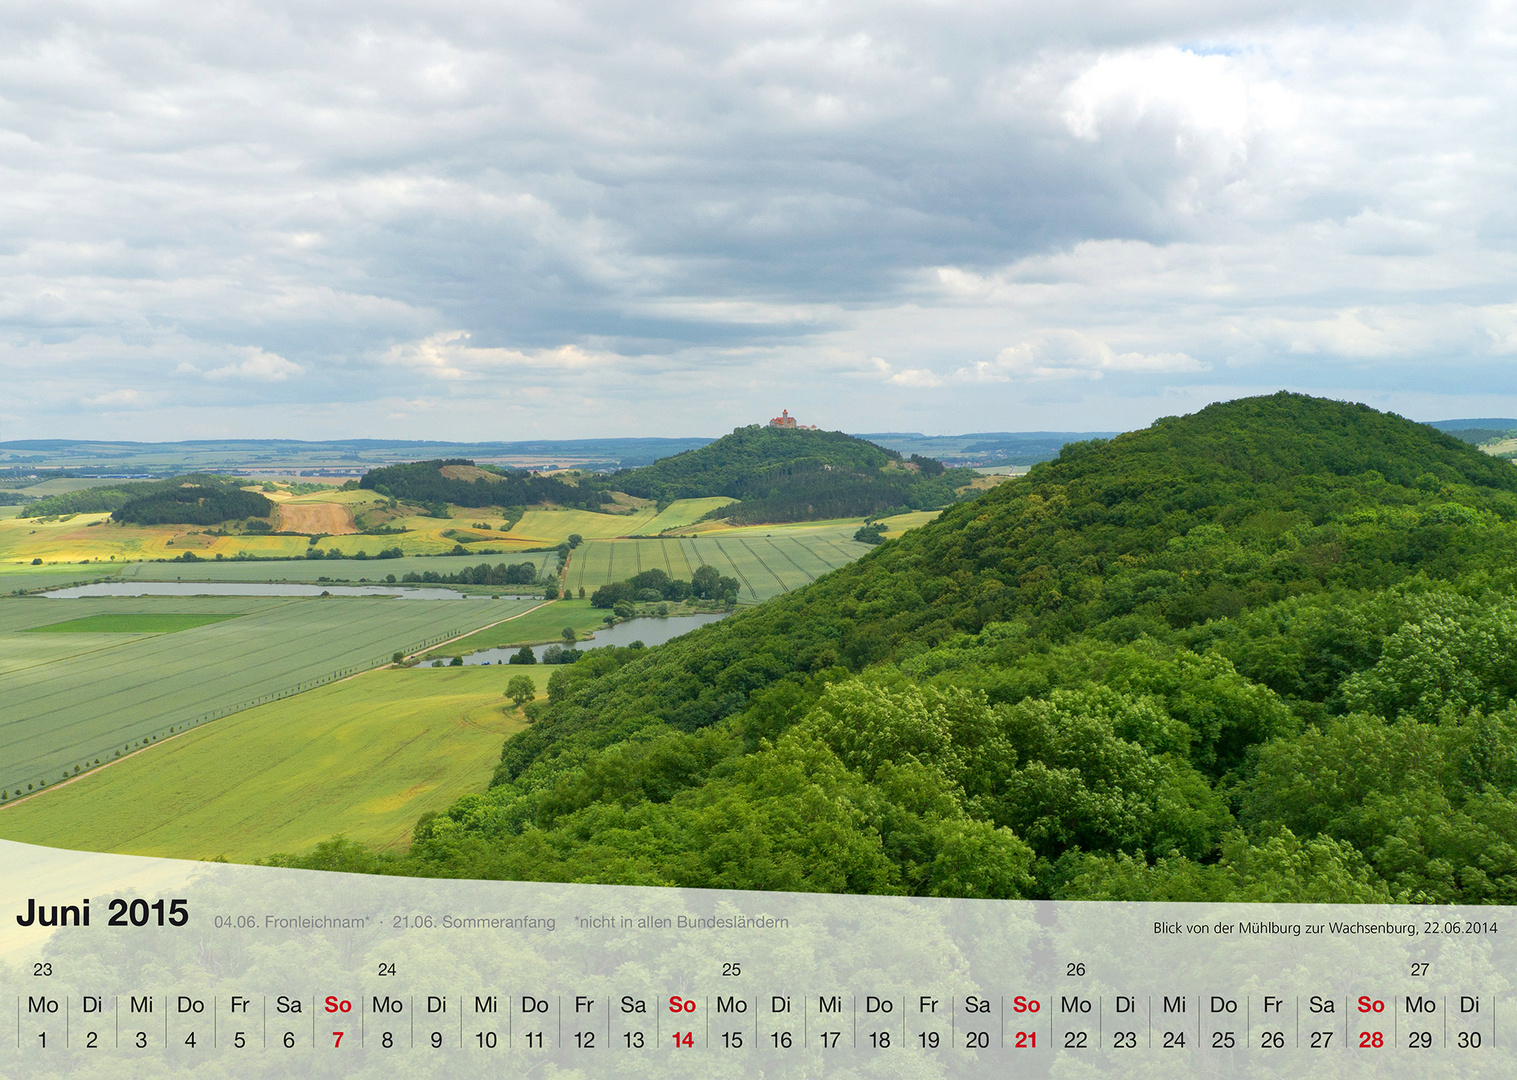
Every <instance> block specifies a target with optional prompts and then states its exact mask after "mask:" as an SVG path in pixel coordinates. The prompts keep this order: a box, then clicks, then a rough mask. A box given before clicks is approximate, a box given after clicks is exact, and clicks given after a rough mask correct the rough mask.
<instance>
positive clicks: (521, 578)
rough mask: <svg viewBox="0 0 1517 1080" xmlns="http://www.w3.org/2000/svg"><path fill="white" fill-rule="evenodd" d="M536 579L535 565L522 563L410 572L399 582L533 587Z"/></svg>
mask: <svg viewBox="0 0 1517 1080" xmlns="http://www.w3.org/2000/svg"><path fill="white" fill-rule="evenodd" d="M396 550H399V549H398V548H397V549H396ZM537 579H538V572H537V564H536V563H531V562H522V563H512V564H511V565H509V566H507V565H506V564H505V563H497V564H495V565H494V566H491V565H490V564H489V563H480V564H479V565H478V566H466V567H464V568H463V569H462V570H458V571H456V572H454V573H451V574H443V573H439V572H438V571H436V570H424V571H420V572H417V571H411V572H410V573H407V574H403V575H402V576H401V579H400V580H401V581H403V582H407V583H419V584H426V585H535V584H537Z"/></svg>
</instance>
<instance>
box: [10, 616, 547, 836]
mask: <svg viewBox="0 0 1517 1080" xmlns="http://www.w3.org/2000/svg"><path fill="white" fill-rule="evenodd" d="M551 603H553V601H551V600H544V601H543V602H542V603H541V604H535V605H533V606H532V607H529V608H528V609H527V610H526V611H521V612H517V613H516V614H515V615H511V616H509V617H507V618H504V619H497V620H495V621H494V622H493V623H490V625H489V626H481V627H479V628H478V629H476V630H470V631H468V632H467V633H463V634H459V635H458V636H457V637H452V638H449V639H448V640H447V641H440V642H438V643H436V644H435V645H429V646H427V648H426V649H423V650H421V652H416V653H412V654H411V656H420V655H421V653H422V652H426V651H428V650H429V649H436V648H441V647H442V646H443V645H448V644H451V643H452V642H455V641H458V640H459V639H460V638H466V637H468V636H469V635H470V634H475V633H478V632H479V631H480V630H488V629H490V627H491V626H499V625H500V624H501V623H508V622H510V621H511V620H512V619H520V618H521V617H522V616H524V615H530V614H531V613H532V612H534V611H536V610H537V609H538V608H541V607H547V606H548V605H549V604H551ZM407 659H410V657H409V656H408V657H407ZM393 667H395V665H394V664H380V665H378V666H377V667H371V668H365V669H364V670H362V671H358V672H355V673H353V674H352V675H348V676H345V677H344V678H341V679H334V680H333V681H332V682H330V683H324V684H322V685H324V686H334V685H336V684H338V683H346V682H352V681H353V680H354V679H358V678H362V677H363V676H364V675H368V674H370V673H371V672H375V671H384V670H385V669H387V668H393ZM311 689H312V690H316V689H320V687H312V688H311ZM310 692H311V691H310V690H307V691H305V693H310ZM293 696H296V697H298V696H300V695H298V694H297V695H293ZM255 707H256V706H255ZM247 711H248V710H246V709H242V710H239V711H238V712H234V713H228V714H227V716H228V717H231V716H238V715H241V713H244V712H247ZM221 719H225V718H224V717H223V718H221ZM213 723H214V721H213ZM200 730H202V729H201V727H200V726H199V725H196V726H194V727H187V728H185V729H184V730H182V731H178V732H176V733H174V734H173V735H168V736H165V737H164V738H161V739H158V740H157V741H155V742H151V743H149V744H148V745H146V746H143V747H139V748H138V749H136V750H132V751H131V752H129V753H124V754H122V755H121V756H120V757H119V758H113V759H111V760H110V761H107V762H104V763H102V764H100V765H98V766H96V767H95V768H93V769H91V770H90V771H88V772H84V773H80V774H79V775H78V776H71V777H69V778H68V779H67V780H59V781H58V782H57V783H54V784H49V785H48V786H47V787H45V788H43V789H41V790H40V791H34V792H32V793H30V794H28V795H23V796H22V797H21V798H19V799H11V800H9V801H8V802H6V803H4V804H0V812H3V811H5V810H7V809H9V808H10V807H12V806H20V805H21V804H22V803H27V802H31V801H32V800H33V799H38V798H41V797H42V796H43V795H48V794H51V793H52V792H54V791H58V790H60V789H62V788H66V787H68V786H69V785H71V784H76V783H78V782H79V781H80V780H87V779H89V778H90V777H92V776H97V775H99V774H100V773H102V772H104V771H105V770H106V769H109V768H111V767H112V766H114V765H119V764H121V763H122V762H123V761H127V760H130V759H131V758H135V757H137V756H138V755H139V754H145V753H147V752H148V751H149V750H156V749H158V748H159V747H160V746H168V745H169V744H171V743H173V742H174V741H175V740H176V739H180V738H183V737H184V736H185V735H188V734H190V733H191V732H194V731H200Z"/></svg>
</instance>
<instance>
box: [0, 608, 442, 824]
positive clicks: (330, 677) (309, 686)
mask: <svg viewBox="0 0 1517 1080" xmlns="http://www.w3.org/2000/svg"><path fill="white" fill-rule="evenodd" d="M463 633H464V631H463V630H459V629H454V630H449V631H448V632H447V633H445V634H439V635H436V636H434V637H430V638H427V639H426V640H425V641H421V642H417V643H416V644H414V645H409V646H407V647H406V648H404V649H402V650H400V651H401V652H402V653H403V654H405V655H407V656H410V655H412V654H414V653H419V652H423V651H425V650H426V649H429V648H431V647H432V646H434V645H438V644H440V643H442V642H444V641H449V640H452V639H453V638H456V637H459V636H460V635H462V634H463ZM393 662H394V656H393V655H391V656H382V657H379V658H377V659H374V660H367V661H363V662H361V663H358V664H350V665H348V666H347V667H344V668H340V669H339V670H337V671H333V672H329V673H327V674H325V675H320V676H317V677H316V678H314V679H304V680H302V681H300V682H298V683H296V684H295V685H294V686H290V687H285V688H284V689H281V690H274V691H270V692H269V693H266V694H260V695H258V696H257V697H254V698H250V699H248V700H247V701H243V702H240V703H239V704H236V705H228V706H225V707H224V708H220V709H213V710H212V711H211V712H208V713H206V714H204V715H203V716H200V717H198V718H196V719H194V720H190V721H185V722H181V723H178V724H173V725H170V726H169V727H167V728H160V729H159V730H158V731H156V732H151V733H149V734H147V735H144V736H142V737H141V738H140V739H137V740H135V741H133V742H129V743H127V744H126V745H125V746H123V747H122V748H121V749H120V750H117V751H116V752H115V753H114V754H112V755H111V757H110V758H108V759H102V758H100V757H96V758H95V759H94V760H93V761H91V760H89V759H86V760H84V761H79V762H75V763H74V766H73V770H72V771H70V770H69V768H68V766H66V765H65V766H64V769H63V775H62V777H61V778H60V779H59V780H56V781H52V783H62V782H64V781H67V780H74V779H77V778H78V777H80V776H84V775H86V774H88V773H90V772H93V771H94V770H95V769H99V768H104V767H105V766H106V765H109V764H111V763H112V762H114V761H117V760H119V759H120V758H121V757H122V755H123V754H131V753H133V752H135V751H137V750H143V749H146V748H147V747H149V746H151V745H152V744H153V743H155V742H157V741H158V740H159V739H161V738H167V737H168V736H171V735H182V734H184V733H185V732H186V731H188V730H190V728H194V727H199V726H200V725H202V724H206V723H209V722H211V721H212V720H220V719H222V718H223V717H227V716H231V715H232V714H234V713H239V712H244V711H246V710H248V709H252V708H256V707H258V706H259V705H267V704H269V703H270V702H274V701H280V700H283V699H284V698H288V697H293V696H295V695H296V694H303V693H306V692H307V691H309V690H315V689H316V688H318V687H321V686H327V685H329V684H331V683H334V682H337V681H338V680H339V679H346V678H349V677H351V676H353V675H357V674H360V673H362V672H365V671H373V670H374V669H375V668H379V667H384V666H385V665H387V664H390V663H393ZM23 783H25V784H26V790H25V791H22V789H21V785H22V784H23ZM48 784H49V781H47V780H44V779H42V778H41V777H37V776H34V777H33V778H32V779H31V780H29V781H28V780H11V781H8V782H7V783H6V785H5V787H4V789H0V805H3V804H5V803H7V802H9V801H11V800H12V799H15V798H23V797H25V796H26V795H27V794H28V793H30V794H37V793H39V792H41V791H42V790H44V789H46V788H47V786H48Z"/></svg>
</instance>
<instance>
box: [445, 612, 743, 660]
mask: <svg viewBox="0 0 1517 1080" xmlns="http://www.w3.org/2000/svg"><path fill="white" fill-rule="evenodd" d="M726 617H727V616H726V615H675V616H672V617H670V618H667V619H654V618H649V619H628V620H627V621H626V622H623V623H617V624H616V625H615V626H613V627H611V628H610V629H607V630H597V631H596V632H595V636H594V637H593V638H580V640H579V641H578V642H577V643H576V644H575V645H574V646H573V647H574V648H577V649H599V648H602V647H603V646H606V645H631V644H632V643H633V642H634V641H641V642H642V643H643V644H644V645H662V644H663V643H664V642H666V641H669V640H671V639H673V638H677V637H679V636H680V635H681V634H688V633H689V632H690V631H692V630H694V629H695V628H696V627H698V626H705V625H706V624H707V623H714V622H719V621H720V620H722V619H725V618H726ZM552 645H559V646H562V647H564V648H569V646H568V645H567V644H566V643H565V642H562V641H558V642H553V643H551V644H549V645H534V646H532V655H533V656H535V657H537V658H538V659H539V660H541V659H542V658H543V653H544V652H546V651H547V650H548V649H549V648H551V647H552ZM520 651H521V646H520V645H512V646H507V647H505V648H500V649H481V650H480V651H479V652H477V653H473V654H472V655H469V656H466V657H464V663H465V664H504V663H505V662H506V661H508V660H509V659H510V658H511V657H513V656H515V655H516V654H517V653H519V652H520Z"/></svg>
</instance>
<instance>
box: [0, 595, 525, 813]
mask: <svg viewBox="0 0 1517 1080" xmlns="http://www.w3.org/2000/svg"><path fill="white" fill-rule="evenodd" d="M534 603H536V601H527V600H500V601H494V600H436V601H431V600H400V599H394V598H368V597H352V598H349V597H332V598H327V599H314V598H313V599H278V600H273V599H256V598H244V597H215V598H212V597H142V598H130V599H129V598H100V599H79V600H45V599H40V598H21V599H0V701H3V702H4V711H3V712H0V791H3V794H4V796H5V797H9V798H15V797H16V793H17V792H21V793H22V794H25V793H26V791H27V790H28V789H29V787H30V788H35V787H37V786H38V785H41V784H43V783H49V784H50V783H55V782H57V781H58V780H60V779H62V778H63V777H64V776H66V775H67V776H72V775H74V774H75V771H76V769H88V768H90V767H92V766H94V765H95V764H96V763H97V762H98V763H104V762H109V761H111V760H113V759H114V758H115V757H117V756H119V755H122V754H126V753H129V752H130V751H131V750H132V749H135V748H136V747H138V746H141V745H144V744H145V743H149V742H152V741H153V740H154V739H159V738H163V737H165V736H167V735H169V734H174V733H177V732H179V731H183V730H184V728H185V727H186V726H194V725H197V724H200V723H204V722H206V721H208V720H212V719H215V718H217V717H219V716H224V715H226V714H228V713H230V712H236V711H240V710H241V709H245V708H249V707H251V706H253V705H257V704H261V703H262V702H264V701H268V700H271V699H273V698H275V697H277V696H281V695H289V694H292V693H297V692H299V691H301V690H305V689H309V688H310V687H312V686H316V685H320V684H321V683H323V682H327V681H331V680H333V679H335V678H339V677H341V676H343V675H347V674H352V673H354V672H357V671H361V670H364V669H365V668H368V667H373V666H375V665H377V664H381V663H385V662H388V660H389V658H390V655H391V653H393V652H395V651H396V650H404V651H408V652H409V651H419V650H420V649H423V648H425V647H427V646H428V645H431V644H434V643H436V642H437V641H438V640H440V639H444V638H447V637H452V636H454V635H456V634H460V633H465V632H467V631H469V630H472V629H476V628H478V627H480V626H484V625H487V624H489V623H493V622H497V621H499V620H502V619H506V618H509V617H510V616H512V615H516V614H519V613H520V612H522V611H525V610H527V609H528V608H530V607H531V606H532V605H533V604H534ZM144 613H167V614H215V615H238V616H241V617H240V618H232V619H229V620H227V621H224V622H217V623H215V624H214V625H210V626H201V627H198V628H196V629H192V630H185V631H183V632H181V633H177V634H158V635H147V636H131V635H123V634H28V633H22V632H21V631H25V630H30V629H34V628H37V627H42V626H47V625H50V624H54V623H61V622H65V621H68V620H71V619H74V618H78V617H81V616H92V615H98V614H121V615H138V614H144Z"/></svg>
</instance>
